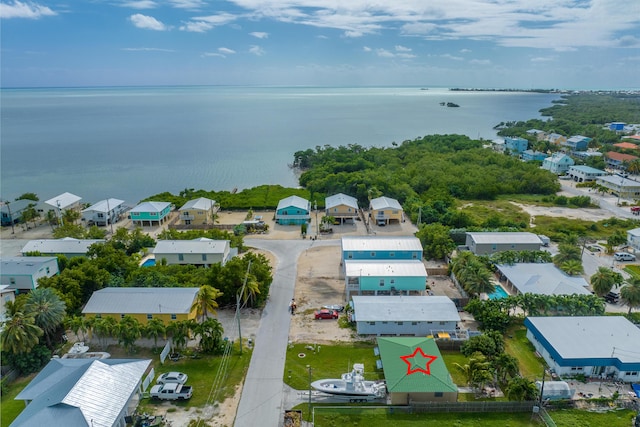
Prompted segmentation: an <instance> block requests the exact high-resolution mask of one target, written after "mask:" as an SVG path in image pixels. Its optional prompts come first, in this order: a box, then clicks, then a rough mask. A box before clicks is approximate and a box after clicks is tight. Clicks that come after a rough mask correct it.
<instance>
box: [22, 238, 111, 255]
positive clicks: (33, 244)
mask: <svg viewBox="0 0 640 427" xmlns="http://www.w3.org/2000/svg"><path fill="white" fill-rule="evenodd" d="M104 242H105V240H104V239H74V238H72V237H65V238H64V239H42V240H29V242H27V244H26V245H24V247H23V248H22V250H21V252H22V253H26V252H40V253H43V254H86V253H87V251H88V250H89V246H91V245H93V244H94V243H104Z"/></svg>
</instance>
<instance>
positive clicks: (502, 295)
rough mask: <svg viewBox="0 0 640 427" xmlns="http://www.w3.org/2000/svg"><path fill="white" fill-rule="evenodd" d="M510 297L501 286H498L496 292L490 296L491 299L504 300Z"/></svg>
mask: <svg viewBox="0 0 640 427" xmlns="http://www.w3.org/2000/svg"><path fill="white" fill-rule="evenodd" d="M508 296H509V293H508V292H507V291H505V290H504V288H503V287H502V286H500V285H496V290H495V291H493V292H491V293H490V294H489V295H488V297H489V299H502V298H506V297H508Z"/></svg>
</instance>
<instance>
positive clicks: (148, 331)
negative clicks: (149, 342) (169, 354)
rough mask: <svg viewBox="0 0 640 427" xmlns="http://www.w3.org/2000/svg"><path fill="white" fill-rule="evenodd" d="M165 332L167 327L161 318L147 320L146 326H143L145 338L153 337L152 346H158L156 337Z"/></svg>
mask: <svg viewBox="0 0 640 427" xmlns="http://www.w3.org/2000/svg"><path fill="white" fill-rule="evenodd" d="M166 332H167V328H166V327H165V326H164V322H163V321H162V319H158V318H154V319H151V320H149V321H148V322H147V326H145V328H144V335H145V336H146V337H147V338H153V348H154V349H155V348H157V347H158V337H159V336H161V335H162V336H164V334H165V333H166Z"/></svg>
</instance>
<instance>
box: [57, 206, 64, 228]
mask: <svg viewBox="0 0 640 427" xmlns="http://www.w3.org/2000/svg"><path fill="white" fill-rule="evenodd" d="M56 205H58V217H60V226H63V225H64V221H63V219H62V209H60V200H56Z"/></svg>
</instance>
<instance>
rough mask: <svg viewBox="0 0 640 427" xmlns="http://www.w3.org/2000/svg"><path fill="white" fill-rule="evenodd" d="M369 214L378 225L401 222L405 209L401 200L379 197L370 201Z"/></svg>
mask: <svg viewBox="0 0 640 427" xmlns="http://www.w3.org/2000/svg"><path fill="white" fill-rule="evenodd" d="M369 216H370V218H371V219H372V220H373V221H375V222H376V224H378V225H384V224H390V223H391V222H401V221H402V217H403V210H402V206H401V205H400V202H398V201H397V200H396V199H392V198H390V197H384V196H383V197H378V198H375V199H371V201H370V202H369Z"/></svg>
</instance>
